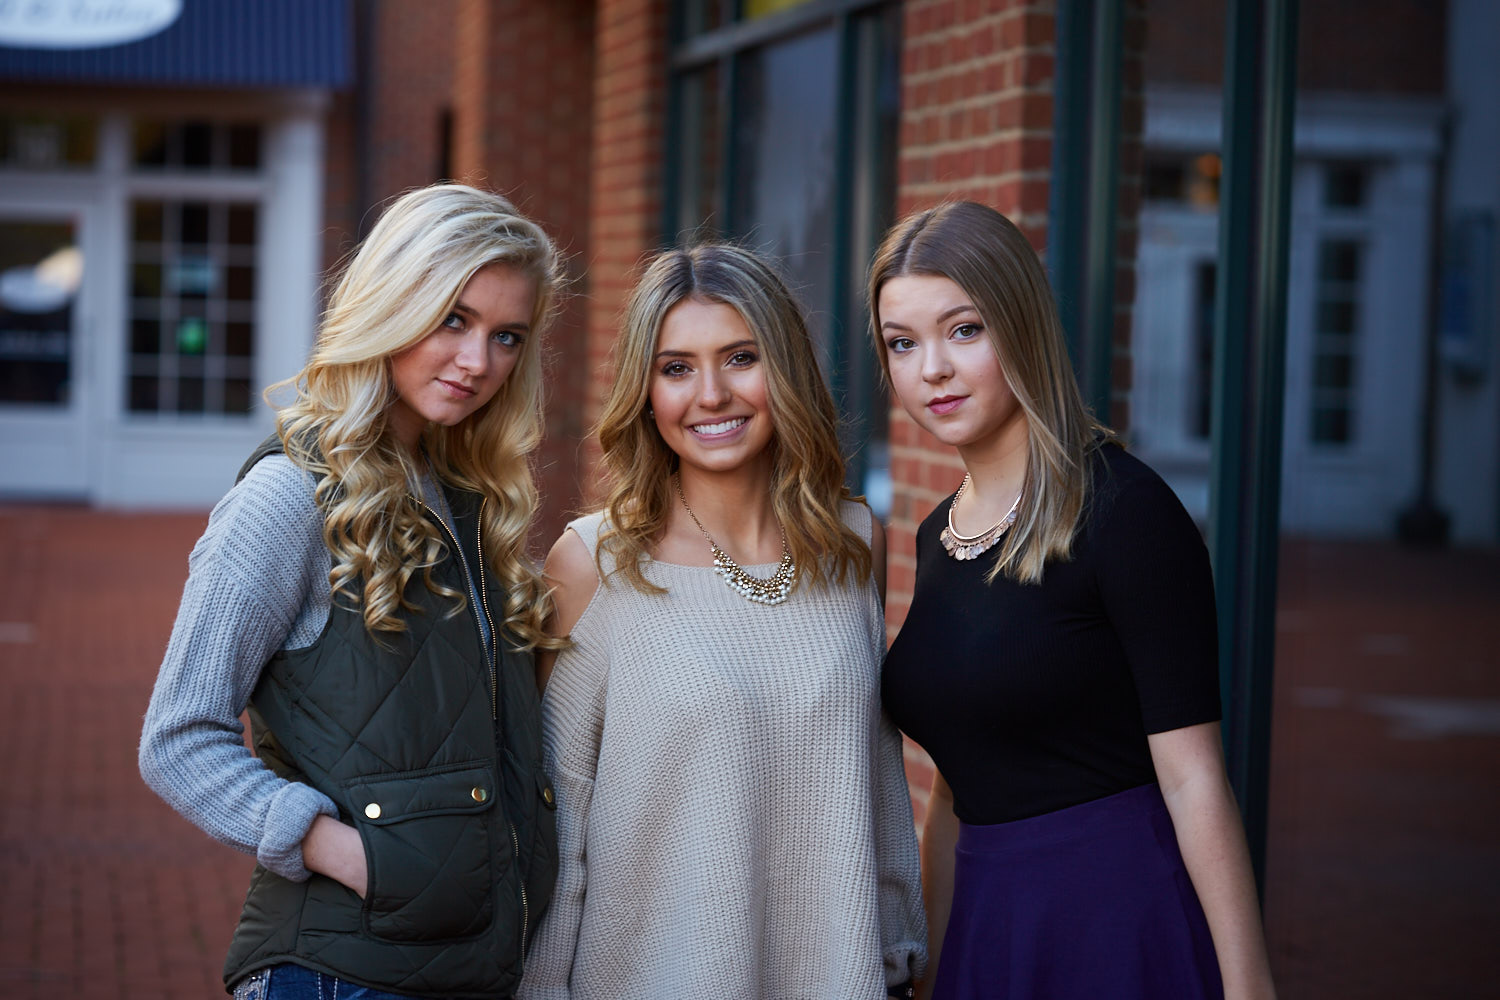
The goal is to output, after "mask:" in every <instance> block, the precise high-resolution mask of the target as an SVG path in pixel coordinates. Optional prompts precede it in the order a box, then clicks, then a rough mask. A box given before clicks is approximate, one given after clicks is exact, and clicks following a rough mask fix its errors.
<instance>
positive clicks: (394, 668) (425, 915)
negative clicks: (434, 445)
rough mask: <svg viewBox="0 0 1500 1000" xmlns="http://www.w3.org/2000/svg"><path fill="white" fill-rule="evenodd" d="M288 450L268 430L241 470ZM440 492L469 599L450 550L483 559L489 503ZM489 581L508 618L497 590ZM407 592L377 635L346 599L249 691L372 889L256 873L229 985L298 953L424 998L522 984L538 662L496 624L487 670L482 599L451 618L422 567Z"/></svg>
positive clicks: (537, 868)
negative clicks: (398, 623)
mask: <svg viewBox="0 0 1500 1000" xmlns="http://www.w3.org/2000/svg"><path fill="white" fill-rule="evenodd" d="M280 450H281V446H280V444H279V442H277V441H276V440H275V439H274V438H272V439H271V440H268V441H267V442H266V443H264V444H262V445H261V446H260V448H259V449H257V450H256V452H255V453H254V454H253V455H251V457H250V459H249V460H248V461H247V462H246V463H245V466H244V468H243V469H242V470H241V472H240V475H241V476H243V475H244V474H245V472H247V471H248V470H249V469H250V467H251V466H253V465H254V464H255V463H256V462H257V461H259V460H260V459H261V458H263V457H264V456H266V455H268V454H271V453H273V452H278V451H280ZM445 492H446V494H447V499H448V503H449V507H450V510H451V512H452V515H453V522H454V531H453V532H452V533H450V532H449V531H448V529H447V527H446V526H445V525H444V524H443V522H442V520H441V519H440V518H438V517H437V516H436V514H433V513H431V512H430V511H429V514H428V516H429V517H430V518H431V519H432V520H433V521H434V522H435V523H436V524H438V526H439V529H440V530H441V532H442V534H443V537H444V538H445V540H446V541H447V542H448V546H449V552H448V556H447V558H445V559H444V560H443V562H442V563H441V564H440V565H439V566H437V567H436V568H435V569H434V575H435V577H436V578H437V579H438V580H439V581H441V582H442V583H443V584H446V585H447V586H448V587H451V588H453V589H454V590H457V591H458V592H460V593H463V594H468V593H469V588H468V585H467V582H466V580H465V579H464V575H463V569H462V566H461V565H460V563H459V561H458V559H457V558H456V556H455V554H454V552H453V551H452V550H453V546H454V544H455V542H456V543H457V544H458V545H459V546H461V547H462V549H463V552H464V556H465V558H466V559H467V560H468V564H469V566H470V567H480V566H484V565H485V564H484V560H483V558H482V557H481V552H480V540H479V529H478V525H479V514H480V510H481V504H480V498H479V497H478V496H477V495H475V494H471V493H464V492H460V491H456V490H452V489H447V488H446V487H445ZM455 534H456V535H457V538H456V539H455V538H454V537H453V536H454V535H455ZM482 573H483V579H484V590H483V601H484V603H485V604H487V605H488V608H489V611H490V613H491V615H492V620H496V621H498V620H499V619H500V618H501V617H503V615H502V613H501V608H502V606H503V605H502V599H503V592H502V591H501V589H500V588H499V586H498V584H497V582H496V581H495V579H494V578H493V576H492V575H491V573H490V572H489V570H488V568H487V567H486V568H485V569H484V570H483V571H482ZM405 596H406V599H407V600H408V601H410V602H412V603H413V604H415V605H416V606H417V607H418V608H419V609H420V611H419V612H416V613H410V614H408V616H407V624H408V626H409V627H408V630H407V631H406V632H405V633H403V634H400V635H392V634H390V633H385V634H382V635H381V636H380V638H379V639H376V638H374V637H372V636H371V635H370V633H369V632H368V631H367V630H366V629H365V626H364V622H363V620H362V619H361V617H360V615H359V614H358V613H356V612H353V611H350V610H347V609H345V608H340V607H339V606H338V603H337V602H335V605H334V607H333V609H332V610H331V611H330V613H329V617H328V624H327V626H326V627H325V628H324V630H323V634H322V636H320V637H319V639H318V641H317V642H316V643H314V644H313V645H312V646H309V647H307V648H304V649H297V650H292V651H290V652H288V651H285V650H283V651H281V652H278V653H277V654H276V655H274V656H273V657H272V658H271V660H270V662H269V663H267V664H266V667H265V669H264V670H263V671H262V673H261V677H260V680H259V682H258V683H257V685H256V687H255V690H254V692H253V693H252V694H251V697H250V711H249V714H250V721H251V730H252V734H253V738H254V743H255V750H256V753H257V755H258V756H259V757H260V758H261V760H263V761H264V762H265V763H266V764H267V766H269V767H270V768H271V769H272V770H274V771H275V772H276V773H277V774H279V775H281V776H282V777H284V778H287V779H289V780H292V781H305V782H307V783H308V784H310V785H312V786H313V787H314V788H317V789H318V790H319V791H321V792H323V793H324V794H326V795H328V796H329V797H330V798H331V799H333V801H334V802H335V803H337V804H338V807H339V818H340V819H341V820H343V821H344V822H346V823H351V824H353V825H354V827H355V828H356V829H358V831H359V834H360V837H361V838H362V839H363V841H364V846H365V860H366V862H367V863H368V867H369V886H368V891H367V893H366V897H365V899H364V900H361V899H360V898H359V897H358V896H357V895H355V894H354V893H353V892H352V891H350V890H349V889H347V888H345V887H344V886H343V885H341V884H339V883H338V882H335V881H333V880H332V879H329V878H325V877H323V876H321V875H313V876H312V877H311V878H310V879H308V880H307V881H306V882H290V881H288V880H286V879H284V878H281V877H280V876H278V875H275V874H273V873H271V872H268V871H266V870H265V869H264V868H262V867H260V866H258V865H257V866H256V869H255V874H254V876H253V878H252V879H251V883H250V889H249V892H248V894H247V896H246V898H245V907H244V910H243V912H242V913H241V915H240V922H239V926H238V927H237V928H236V930H235V933H234V939H233V941H232V943H231V944H230V948H229V956H228V958H227V959H226V960H225V964H224V981H225V983H226V985H229V984H233V983H234V982H235V981H237V980H238V979H240V978H241V977H243V976H244V975H246V974H248V973H250V972H253V971H255V970H256V969H259V968H263V967H265V966H270V965H275V964H278V963H281V962H288V961H291V962H295V963H297V964H299V965H303V966H307V967H308V968H312V969H316V970H319V971H322V972H326V973H330V974H332V975H336V976H338V977H339V978H341V979H347V980H349V981H351V982H355V983H360V984H363V985H366V986H370V987H374V988H378V989H383V990H386V991H389V992H395V993H404V994H410V995H412V996H419V997H508V996H510V995H511V994H513V993H514V992H515V990H516V985H517V983H518V982H519V981H520V978H521V967H522V960H523V956H524V954H525V949H526V945H527V942H528V940H529V937H530V935H531V933H532V931H533V930H534V929H535V928H536V924H537V921H538V919H539V918H540V916H541V914H542V911H543V910H544V909H545V908H546V906H547V903H548V902H549V900H550V899H551V896H552V887H553V881H554V878H555V876H556V873H557V843H556V829H555V824H554V819H553V815H552V809H553V806H554V803H553V794H552V789H551V787H550V786H549V784H548V782H547V778H546V776H545V775H544V774H543V773H542V769H541V758H542V752H541V711H540V704H539V700H538V697H537V692H536V687H535V681H534V675H533V664H532V657H531V654H530V653H518V652H515V651H514V650H512V649H510V648H508V646H507V644H506V642H505V641H504V639H505V633H504V632H503V630H500V629H497V633H498V634H497V639H496V642H495V646H496V650H495V658H494V667H493V670H491V667H490V658H489V656H487V655H486V651H485V649H484V642H483V639H482V637H481V633H480V630H479V625H478V621H477V619H476V617H475V614H474V609H473V608H471V607H466V608H465V610H463V611H462V612H460V613H459V614H456V615H455V614H451V613H450V612H451V611H452V608H453V601H452V600H451V599H447V600H445V599H440V598H438V597H437V596H436V595H434V594H433V593H432V592H431V591H429V590H428V589H427V587H426V585H425V584H424V583H423V582H422V580H421V575H420V574H418V575H416V576H414V577H413V578H412V580H411V582H410V584H409V585H408V586H407V588H406V595H405ZM466 603H467V602H466Z"/></svg>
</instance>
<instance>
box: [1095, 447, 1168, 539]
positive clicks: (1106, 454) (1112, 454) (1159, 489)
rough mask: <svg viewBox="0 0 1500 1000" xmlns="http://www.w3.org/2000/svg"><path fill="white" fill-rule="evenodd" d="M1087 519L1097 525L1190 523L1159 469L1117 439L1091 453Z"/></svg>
mask: <svg viewBox="0 0 1500 1000" xmlns="http://www.w3.org/2000/svg"><path fill="white" fill-rule="evenodd" d="M1090 462H1091V463H1092V470H1091V472H1092V477H1091V482H1090V485H1089V488H1090V491H1091V496H1090V498H1089V521H1090V523H1091V525H1092V526H1094V527H1098V526H1100V525H1102V524H1105V523H1110V524H1112V525H1137V526H1139V525H1140V524H1141V523H1142V522H1159V521H1162V520H1166V521H1170V522H1179V521H1180V522H1186V523H1189V524H1190V523H1191V522H1192V519H1191V517H1189V515H1188V513H1187V510H1186V508H1184V507H1183V505H1182V501H1181V500H1179V499H1178V497H1177V494H1176V493H1175V492H1174V491H1173V490H1172V487H1171V486H1170V485H1168V483H1167V481H1166V480H1165V479H1163V478H1162V477H1161V475H1160V474H1159V473H1157V471H1156V470H1155V469H1153V468H1151V466H1149V465H1147V464H1146V463H1145V462H1143V461H1141V460H1140V459H1139V458H1137V457H1136V456H1135V455H1132V454H1131V453H1130V452H1129V451H1127V450H1126V449H1125V447H1124V446H1123V445H1121V444H1119V443H1116V442H1113V441H1109V442H1104V443H1102V444H1100V445H1099V446H1098V447H1097V448H1095V449H1094V451H1093V453H1092V454H1091V455H1090Z"/></svg>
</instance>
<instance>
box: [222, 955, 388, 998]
mask: <svg viewBox="0 0 1500 1000" xmlns="http://www.w3.org/2000/svg"><path fill="white" fill-rule="evenodd" d="M234 1000H411V998H410V997H406V996H403V995H402V994H400V993H387V992H385V991H384V990H372V989H370V988H369V987H368V986H360V985H358V984H356V983H347V982H345V981H344V980H342V979H339V978H337V977H336V976H330V975H328V974H327V973H324V972H314V971H313V970H312V969H304V968H303V967H302V966H300V965H293V964H291V963H290V962H287V963H284V964H282V965H273V966H271V967H270V968H269V969H261V970H259V971H257V972H252V973H250V975H248V976H246V977H245V978H244V979H241V980H240V981H239V982H238V983H235V985H234Z"/></svg>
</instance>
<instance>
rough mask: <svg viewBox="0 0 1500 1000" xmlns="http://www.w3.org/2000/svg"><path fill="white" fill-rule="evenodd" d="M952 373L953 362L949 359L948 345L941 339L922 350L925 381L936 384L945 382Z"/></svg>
mask: <svg viewBox="0 0 1500 1000" xmlns="http://www.w3.org/2000/svg"><path fill="white" fill-rule="evenodd" d="M952 375H953V362H952V361H951V360H949V358H948V351H947V348H946V345H945V344H944V343H943V342H942V341H941V340H939V341H937V342H936V343H934V344H932V345H930V346H928V347H926V348H925V349H924V350H923V351H922V380H923V381H924V382H931V383H934V384H935V383H938V382H944V381H947V380H948V379H949V378H951V377H952Z"/></svg>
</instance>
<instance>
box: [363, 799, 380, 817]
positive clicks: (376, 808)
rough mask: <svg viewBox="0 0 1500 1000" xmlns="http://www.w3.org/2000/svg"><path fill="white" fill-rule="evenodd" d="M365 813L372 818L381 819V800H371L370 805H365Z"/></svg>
mask: <svg viewBox="0 0 1500 1000" xmlns="http://www.w3.org/2000/svg"><path fill="white" fill-rule="evenodd" d="M365 815H366V816H367V817H369V818H370V819H379V818H380V803H379V802H371V803H370V804H369V805H367V806H365Z"/></svg>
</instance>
